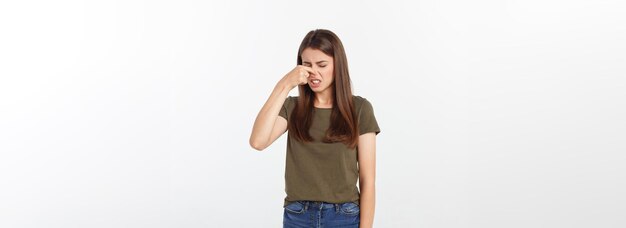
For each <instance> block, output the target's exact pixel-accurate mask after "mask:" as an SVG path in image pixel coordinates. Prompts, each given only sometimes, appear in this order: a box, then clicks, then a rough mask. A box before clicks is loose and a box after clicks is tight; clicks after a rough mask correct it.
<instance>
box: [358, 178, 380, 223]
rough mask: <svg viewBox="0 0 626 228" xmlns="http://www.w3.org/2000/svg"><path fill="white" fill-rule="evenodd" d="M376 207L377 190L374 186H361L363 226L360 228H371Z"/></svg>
mask: <svg viewBox="0 0 626 228" xmlns="http://www.w3.org/2000/svg"><path fill="white" fill-rule="evenodd" d="M375 207H376V188H375V187H374V184H364V185H361V196H360V208H361V224H360V226H359V227H363V228H370V227H372V225H373V223H374V209H375Z"/></svg>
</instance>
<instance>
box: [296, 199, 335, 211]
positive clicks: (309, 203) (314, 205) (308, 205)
mask: <svg viewBox="0 0 626 228" xmlns="http://www.w3.org/2000/svg"><path fill="white" fill-rule="evenodd" d="M298 202H300V203H301V204H302V205H304V208H305V209H308V208H321V209H329V208H335V209H337V208H339V205H340V204H339V203H327V202H322V201H306V200H300V201H298Z"/></svg>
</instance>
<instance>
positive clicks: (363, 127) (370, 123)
mask: <svg viewBox="0 0 626 228" xmlns="http://www.w3.org/2000/svg"><path fill="white" fill-rule="evenodd" d="M368 132H374V133H376V134H377V135H378V133H380V128H379V127H378V122H377V121H376V116H375V115H374V108H373V107H372V104H371V103H370V102H369V101H368V100H366V99H363V104H361V110H359V135H362V134H365V133H368Z"/></svg>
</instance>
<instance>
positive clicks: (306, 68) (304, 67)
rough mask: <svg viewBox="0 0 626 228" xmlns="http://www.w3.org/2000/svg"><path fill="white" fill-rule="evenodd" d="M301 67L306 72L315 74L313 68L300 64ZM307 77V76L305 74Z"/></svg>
mask: <svg viewBox="0 0 626 228" xmlns="http://www.w3.org/2000/svg"><path fill="white" fill-rule="evenodd" d="M300 66H301V68H302V69H304V70H305V71H306V72H308V73H309V74H315V71H314V70H313V68H311V67H308V66H303V65H300ZM307 77H308V76H307Z"/></svg>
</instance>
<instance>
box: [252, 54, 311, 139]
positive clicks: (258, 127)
mask: <svg viewBox="0 0 626 228" xmlns="http://www.w3.org/2000/svg"><path fill="white" fill-rule="evenodd" d="M309 74H315V73H314V71H313V69H311V68H310V67H305V66H301V65H300V66H296V67H295V68H294V69H293V70H291V71H290V72H289V73H287V74H286V75H285V76H284V77H283V78H282V79H281V80H280V81H279V82H278V83H277V84H276V86H275V87H274V90H273V91H272V94H271V95H270V97H269V98H268V99H267V101H266V102H265V104H264V105H263V107H262V108H261V111H259V114H258V115H257V117H256V120H255V121H254V126H253V127H252V133H251V134H250V146H252V148H254V149H256V150H258V151H262V150H263V149H265V148H267V147H268V146H270V145H271V144H272V143H273V142H274V141H275V140H276V139H277V138H278V137H280V136H281V135H282V134H283V133H285V131H287V120H285V119H284V118H282V117H281V116H279V115H278V113H279V112H280V109H281V107H282V106H283V103H284V102H285V99H286V98H287V96H289V91H291V90H292V89H293V88H295V87H296V86H298V85H302V84H306V83H307V81H308V80H307V78H308V77H309Z"/></svg>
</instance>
